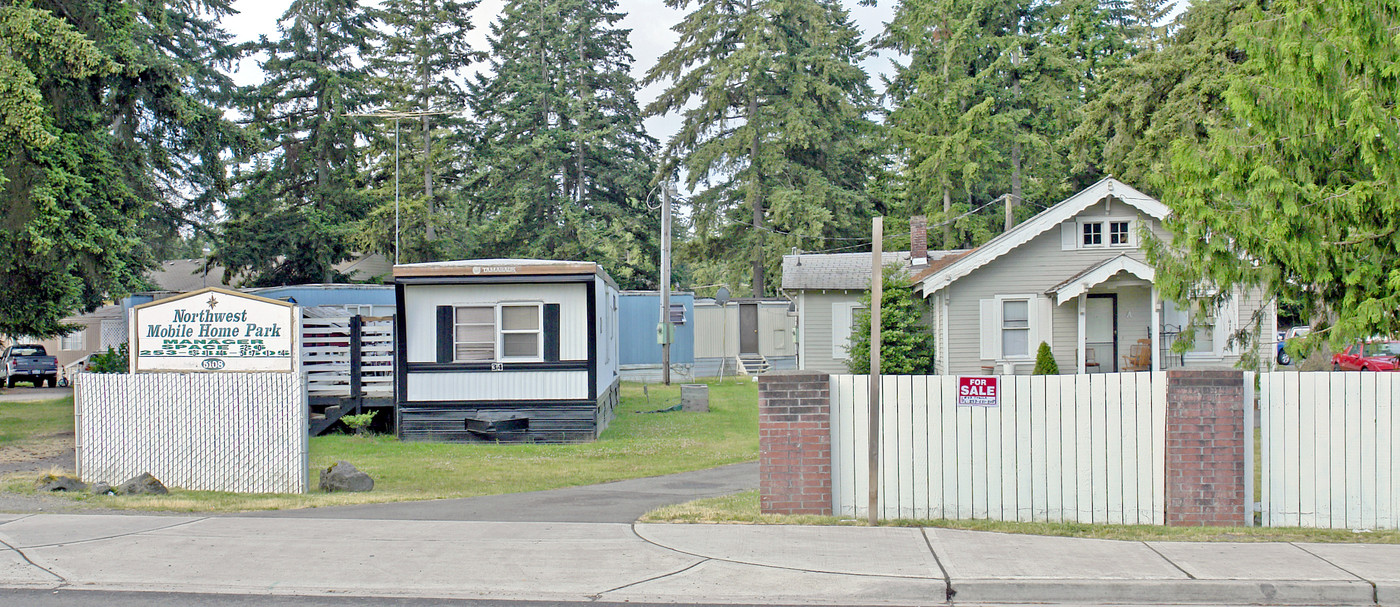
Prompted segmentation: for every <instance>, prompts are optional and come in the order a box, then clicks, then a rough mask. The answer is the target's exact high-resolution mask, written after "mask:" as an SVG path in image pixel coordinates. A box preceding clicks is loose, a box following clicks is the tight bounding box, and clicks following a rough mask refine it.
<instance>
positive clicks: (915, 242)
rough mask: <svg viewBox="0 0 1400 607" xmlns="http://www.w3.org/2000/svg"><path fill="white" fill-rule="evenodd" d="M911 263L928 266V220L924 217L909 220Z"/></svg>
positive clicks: (917, 216)
mask: <svg viewBox="0 0 1400 607" xmlns="http://www.w3.org/2000/svg"><path fill="white" fill-rule="evenodd" d="M909 263H910V264H911V265H915V266H922V265H926V264H928V218H927V217H925V216H923V215H915V216H913V217H910V218H909Z"/></svg>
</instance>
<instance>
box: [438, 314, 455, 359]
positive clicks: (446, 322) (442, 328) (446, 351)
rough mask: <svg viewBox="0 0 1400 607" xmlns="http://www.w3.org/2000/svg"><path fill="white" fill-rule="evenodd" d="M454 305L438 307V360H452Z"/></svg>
mask: <svg viewBox="0 0 1400 607" xmlns="http://www.w3.org/2000/svg"><path fill="white" fill-rule="evenodd" d="M452 338H453V336H452V306H438V307H437V361H438V362H440V363H450V362H452Z"/></svg>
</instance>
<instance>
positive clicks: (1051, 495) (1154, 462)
mask: <svg viewBox="0 0 1400 607" xmlns="http://www.w3.org/2000/svg"><path fill="white" fill-rule="evenodd" d="M869 381H870V378H869V376H866V375H834V376H832V378H831V424H832V430H831V432H832V460H833V469H832V484H833V504H832V505H833V508H834V510H835V512H836V513H837V514H839V515H845V516H865V515H866V512H867V506H866V504H867V501H868V497H867V496H868V487H869V485H868V482H869V478H868V476H869V473H868V469H869V465H868V459H867V457H868V456H867V444H868V439H867V437H868V430H867V429H868V424H869V417H868V413H867V411H868V409H867V403H868V402H869V397H868V395H869ZM1000 383H1001V390H1002V396H1001V403H1002V404H1001V406H1000V407H995V408H988V407H959V406H956V405H955V401H954V396H955V391H956V385H957V379H956V377H952V376H886V377H883V378H882V382H881V399H880V400H881V409H880V411H881V412H880V422H881V423H880V425H881V434H880V437H881V439H880V453H881V459H880V466H879V479H878V482H879V483H880V485H879V489H880V491H879V514H880V517H881V518H886V519H894V518H950V519H992V520H1006V521H1066V522H1083V523H1126V524H1162V523H1163V522H1164V516H1165V503H1166V500H1165V496H1164V490H1165V467H1166V466H1165V450H1166V374H1165V373H1162V372H1155V373H1114V374H1107V373H1106V374H1089V375H1051V376H1046V375H1039V376H1025V375H1019V376H1002V377H1001V378H1000Z"/></svg>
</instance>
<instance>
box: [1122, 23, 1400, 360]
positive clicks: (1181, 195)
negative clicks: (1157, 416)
mask: <svg viewBox="0 0 1400 607" xmlns="http://www.w3.org/2000/svg"><path fill="white" fill-rule="evenodd" d="M1397 28H1400V2H1396V1H1395V0H1374V1H1363V0H1349V1H1346V2H1334V3H1327V4H1318V3H1315V2H1307V1H1300V0H1279V1H1278V2H1272V3H1269V5H1268V9H1267V10H1263V9H1257V8H1253V9H1249V10H1248V11H1247V14H1246V15H1245V16H1244V18H1243V19H1242V20H1241V21H1240V22H1239V24H1238V25H1236V26H1235V27H1234V28H1233V30H1232V35H1231V39H1232V40H1233V41H1234V42H1235V43H1237V44H1238V45H1239V46H1238V48H1239V49H1240V55H1241V56H1242V57H1244V58H1245V62H1244V64H1243V65H1242V66H1241V68H1240V69H1237V70H1232V71H1231V72H1229V73H1228V78H1229V86H1228V88H1227V89H1226V91H1225V101H1226V104H1227V107H1228V113H1227V114H1226V115H1225V117H1224V120H1223V121H1222V124H1219V125H1217V126H1212V127H1211V128H1209V129H1208V131H1207V135H1206V138H1205V145H1204V146H1199V145H1193V141H1192V140H1191V139H1188V138H1183V139H1181V140H1178V142H1177V143H1176V144H1175V145H1174V146H1173V148H1172V156H1171V169H1170V175H1169V179H1168V180H1166V182H1165V185H1164V194H1165V196H1164V197H1163V199H1164V200H1166V201H1168V203H1169V204H1171V205H1172V211H1173V213H1172V215H1171V216H1170V217H1169V218H1168V221H1167V222H1166V223H1165V225H1166V227H1167V228H1169V229H1170V230H1171V231H1172V233H1173V239H1172V241H1171V246H1172V248H1170V249H1168V248H1166V247H1158V248H1156V249H1153V250H1151V251H1150V252H1151V253H1153V254H1154V256H1155V257H1156V259H1157V260H1158V262H1159V263H1158V267H1159V268H1162V269H1163V271H1159V273H1158V284H1159V286H1160V287H1161V288H1162V289H1163V292H1164V293H1165V294H1166V295H1167V296H1171V297H1174V298H1176V299H1178V300H1184V299H1186V298H1187V297H1189V296H1191V295H1199V294H1201V293H1202V292H1203V291H1205V292H1214V293H1216V294H1217V295H1216V296H1215V297H1205V298H1201V300H1202V302H1203V304H1205V305H1208V304H1211V303H1215V301H1216V300H1218V299H1219V297H1220V296H1222V295H1223V294H1228V293H1229V292H1231V291H1232V290H1233V288H1234V287H1236V286H1238V285H1247V286H1260V287H1262V288H1263V289H1264V290H1265V292H1267V293H1271V294H1274V295H1277V296H1280V297H1282V298H1284V299H1285V300H1287V301H1297V302H1300V303H1301V305H1302V314H1303V317H1304V318H1307V319H1319V320H1323V319H1334V320H1335V324H1334V325H1333V326H1332V328H1331V330H1329V331H1326V332H1322V333H1321V334H1319V335H1318V338H1319V339H1320V338H1322V337H1327V338H1330V339H1331V340H1332V343H1333V344H1334V345H1340V344H1341V343H1344V342H1345V341H1347V340H1350V339H1353V338H1356V337H1366V336H1372V335H1396V334H1400V315H1397V313H1396V310H1397V309H1400V269H1398V268H1400V238H1397V236H1396V230H1397V227H1400V198H1397V197H1396V196H1395V195H1394V194H1393V187H1394V186H1393V184H1396V183H1400V163H1396V162H1395V158H1396V154H1397V151H1398V150H1400V108H1397V105H1396V103H1395V101H1396V99H1397V97H1400V79H1397V73H1396V70H1395V65H1396V64H1397V62H1400V40H1397V38H1396V37H1395V35H1394V32H1395V31H1396V30H1397ZM1201 282H1205V283H1206V284H1207V285H1209V289H1208V290H1207V289H1202V288H1201V287H1200V286H1199V285H1200V283H1201ZM1262 320H1264V319H1262V318H1256V319H1255V321H1256V322H1255V323H1254V326H1253V327H1252V328H1253V329H1254V330H1253V331H1244V332H1243V334H1241V335H1237V336H1236V337H1237V338H1243V339H1246V340H1257V338H1258V334H1259V328H1260V327H1259V324H1260V323H1259V321H1262ZM1270 337H1272V336H1270Z"/></svg>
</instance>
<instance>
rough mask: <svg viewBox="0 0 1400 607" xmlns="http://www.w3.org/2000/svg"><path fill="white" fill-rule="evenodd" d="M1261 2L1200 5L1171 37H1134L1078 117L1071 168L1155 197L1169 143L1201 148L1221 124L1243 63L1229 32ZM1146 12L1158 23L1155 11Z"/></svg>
mask: <svg viewBox="0 0 1400 607" xmlns="http://www.w3.org/2000/svg"><path fill="white" fill-rule="evenodd" d="M1264 4H1265V2H1264V1H1263V0H1202V1H1199V2H1196V3H1194V4H1192V6H1191V7H1190V8H1189V9H1188V10H1187V11H1186V12H1185V13H1183V14H1182V15H1181V16H1180V17H1178V18H1177V24H1176V30H1175V32H1174V33H1173V34H1172V35H1171V36H1170V37H1169V38H1165V39H1162V38H1158V37H1157V34H1154V35H1152V36H1151V37H1148V38H1142V39H1139V42H1138V44H1139V47H1138V51H1139V52H1138V54H1137V55H1135V56H1134V57H1133V58H1132V59H1130V60H1128V61H1126V62H1125V63H1124V64H1123V65H1122V66H1121V67H1119V68H1117V69H1115V70H1113V71H1111V72H1110V73H1109V74H1108V75H1107V76H1106V80H1108V81H1109V83H1110V84H1109V85H1108V86H1106V87H1105V90H1104V94H1103V95H1101V96H1099V97H1098V98H1096V99H1092V100H1090V101H1089V102H1088V103H1087V104H1086V105H1085V107H1084V109H1083V111H1082V112H1081V114H1080V116H1081V118H1080V122H1079V124H1078V125H1077V126H1076V128H1075V130H1074V132H1073V133H1072V135H1071V137H1070V140H1069V141H1070V151H1071V157H1072V159H1073V161H1074V163H1075V166H1076V170H1078V171H1082V172H1091V173H1100V174H1112V175H1116V176H1117V177H1118V178H1119V179H1122V180H1124V181H1127V182H1129V183H1132V184H1135V185H1136V186H1137V187H1139V188H1142V189H1144V190H1145V191H1147V192H1149V193H1160V192H1161V191H1162V188H1163V187H1164V185H1165V183H1164V182H1163V181H1164V178H1165V177H1166V176H1167V175H1168V174H1169V173H1170V168H1171V146H1172V142H1173V141H1178V140H1180V141H1184V142H1187V143H1188V144H1190V145H1198V144H1200V142H1202V141H1204V139H1205V137H1206V133H1207V132H1208V131H1209V130H1210V129H1211V128H1214V127H1218V126H1222V125H1223V124H1224V116H1225V111H1226V108H1225V97H1224V93H1225V90H1226V89H1227V88H1228V87H1229V83H1230V82H1231V81H1232V79H1233V78H1235V77H1236V76H1237V75H1238V74H1239V73H1240V71H1241V70H1242V69H1243V63H1244V59H1245V53H1243V52H1242V50H1241V49H1240V46H1239V44H1238V43H1237V42H1236V41H1235V40H1233V39H1231V37H1230V31H1231V30H1232V29H1233V28H1234V27H1235V26H1236V25H1238V24H1241V23H1244V22H1247V21H1248V20H1249V19H1252V18H1253V17H1252V15H1253V14H1254V11H1256V10H1257V9H1259V8H1260V7H1262V6H1263V5H1264ZM1143 10H1144V11H1147V12H1145V13H1143V14H1145V15H1156V16H1157V19H1158V20H1160V18H1161V16H1160V7H1159V8H1158V9H1157V10H1156V11H1152V10H1150V7H1149V9H1143ZM1140 18H1141V19H1147V18H1151V17H1150V16H1149V17H1140ZM1140 23H1141V22H1140Z"/></svg>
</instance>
